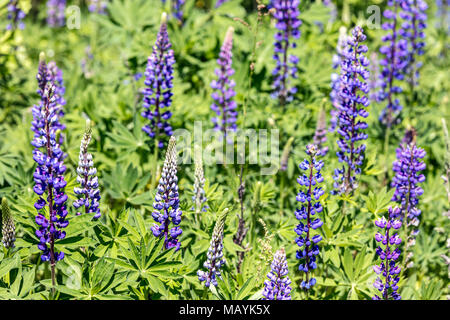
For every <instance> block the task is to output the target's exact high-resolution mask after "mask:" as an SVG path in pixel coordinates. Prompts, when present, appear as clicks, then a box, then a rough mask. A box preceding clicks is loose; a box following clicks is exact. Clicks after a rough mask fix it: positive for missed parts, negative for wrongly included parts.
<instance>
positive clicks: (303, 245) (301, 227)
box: [294, 144, 325, 290]
mask: <svg viewBox="0 0 450 320" xmlns="http://www.w3.org/2000/svg"><path fill="white" fill-rule="evenodd" d="M306 154H307V155H308V156H309V159H305V160H304V161H303V162H302V163H300V165H299V168H300V169H301V170H302V171H305V173H303V174H302V175H300V176H299V177H298V179H297V182H298V183H299V184H300V186H302V187H301V189H300V191H299V192H298V194H297V198H296V199H297V201H298V202H300V203H301V207H300V209H297V210H296V211H295V217H296V218H297V220H299V221H300V223H299V224H298V225H297V226H296V227H295V229H294V231H295V232H296V233H297V235H298V237H297V238H296V239H295V242H296V243H297V245H298V246H299V247H300V249H299V250H298V251H297V259H299V260H300V265H299V267H298V269H299V270H300V271H302V272H303V273H304V275H305V279H304V280H303V281H302V283H301V284H300V287H301V288H302V289H304V290H309V289H310V288H311V287H312V286H314V284H315V283H316V279H315V278H313V277H312V275H311V272H312V271H313V270H314V269H316V268H317V264H316V257H317V255H318V254H319V246H318V245H317V244H318V243H319V242H320V241H321V240H322V236H321V235H319V234H316V235H314V236H313V235H312V230H315V229H317V228H320V227H321V226H322V224H323V221H322V220H321V219H320V218H319V217H317V216H316V218H314V219H313V216H315V215H316V214H317V213H320V212H322V210H323V207H322V204H321V203H320V198H321V197H322V195H323V194H324V193H325V191H324V190H323V189H322V187H319V184H320V183H322V182H323V180H324V179H323V176H322V174H321V173H320V171H321V170H322V167H323V161H322V160H317V159H316V156H318V149H317V146H315V145H311V144H310V145H308V146H306Z"/></svg>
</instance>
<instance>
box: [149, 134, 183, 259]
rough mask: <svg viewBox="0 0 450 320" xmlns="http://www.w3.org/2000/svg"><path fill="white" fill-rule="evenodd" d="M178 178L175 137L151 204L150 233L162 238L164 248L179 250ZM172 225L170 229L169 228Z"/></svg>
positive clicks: (179, 212)
mask: <svg viewBox="0 0 450 320" xmlns="http://www.w3.org/2000/svg"><path fill="white" fill-rule="evenodd" d="M179 202H180V199H179V196H178V178H177V151H176V140H175V137H174V136H172V137H170V140H169V145H168V147H167V151H166V159H165V161H164V166H163V169H162V173H161V179H160V180H159V185H158V188H157V191H156V195H155V201H154V202H153V208H154V209H155V210H154V211H153V213H152V217H153V219H154V220H155V222H157V223H159V225H158V224H157V223H155V224H154V225H153V226H152V228H151V229H152V232H153V235H154V236H155V237H160V238H162V237H164V248H166V249H170V248H173V247H175V248H176V249H175V251H177V250H178V249H180V241H179V240H178V236H179V235H180V234H181V233H182V232H183V231H182V230H181V228H180V227H179V226H178V225H179V224H180V222H181V214H182V212H181V209H180V208H179ZM170 224H172V227H171V228H169V227H170Z"/></svg>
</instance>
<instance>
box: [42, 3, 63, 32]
mask: <svg viewBox="0 0 450 320" xmlns="http://www.w3.org/2000/svg"><path fill="white" fill-rule="evenodd" d="M65 10H66V0H47V24H48V25H49V26H50V27H62V26H64V24H65V19H66V17H65V13H64V11H65Z"/></svg>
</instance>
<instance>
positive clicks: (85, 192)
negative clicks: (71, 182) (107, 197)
mask: <svg viewBox="0 0 450 320" xmlns="http://www.w3.org/2000/svg"><path fill="white" fill-rule="evenodd" d="M91 138H92V128H91V122H90V120H87V121H86V131H85V132H84V135H83V139H82V140H81V145H80V154H79V156H78V168H77V174H78V176H77V182H78V183H79V184H80V187H76V188H74V190H73V191H74V192H75V194H77V195H78V196H79V197H80V198H79V199H78V200H77V201H75V202H74V203H73V206H74V207H75V208H76V209H77V210H80V211H78V212H77V215H80V214H82V213H93V214H94V219H98V218H100V216H101V213H100V208H99V205H100V203H99V201H100V190H99V189H98V177H97V169H96V168H95V167H94V162H93V161H92V154H90V153H89V152H88V147H89V143H90V142H91Z"/></svg>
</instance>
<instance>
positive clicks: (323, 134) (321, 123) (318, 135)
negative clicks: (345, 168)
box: [313, 108, 328, 157]
mask: <svg viewBox="0 0 450 320" xmlns="http://www.w3.org/2000/svg"><path fill="white" fill-rule="evenodd" d="M313 142H314V144H315V145H316V146H317V148H318V150H317V155H319V156H322V157H323V156H325V155H326V154H327V152H328V147H327V146H324V144H325V143H326V142H327V119H326V114H325V110H324V109H323V108H321V109H320V113H319V117H318V118H317V125H316V132H315V134H314V139H313Z"/></svg>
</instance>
